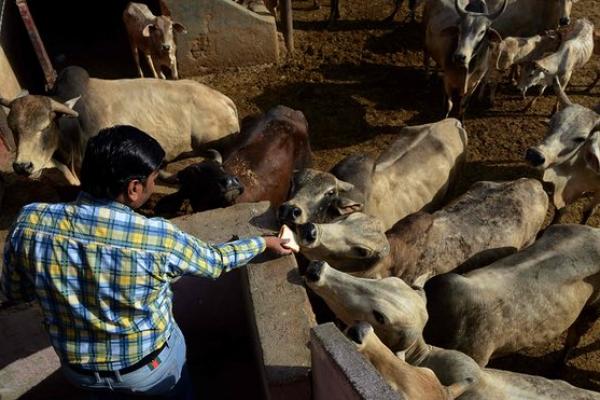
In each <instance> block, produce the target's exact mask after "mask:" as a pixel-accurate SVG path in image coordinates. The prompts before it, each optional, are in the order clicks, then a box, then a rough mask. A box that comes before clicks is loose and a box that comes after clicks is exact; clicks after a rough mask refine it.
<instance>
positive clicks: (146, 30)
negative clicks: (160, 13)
mask: <svg viewBox="0 0 600 400" xmlns="http://www.w3.org/2000/svg"><path fill="white" fill-rule="evenodd" d="M154 28H156V27H155V26H154V24H148V25H146V26H145V27H144V29H143V30H142V36H143V37H150V32H151V30H152V29H154Z"/></svg>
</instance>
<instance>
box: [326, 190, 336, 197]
mask: <svg viewBox="0 0 600 400" xmlns="http://www.w3.org/2000/svg"><path fill="white" fill-rule="evenodd" d="M334 194H335V189H331V190H330V191H329V192H327V193H325V195H326V196H333V195H334Z"/></svg>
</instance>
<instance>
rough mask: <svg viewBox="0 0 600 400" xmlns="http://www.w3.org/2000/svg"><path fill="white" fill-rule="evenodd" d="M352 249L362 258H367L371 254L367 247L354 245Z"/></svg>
mask: <svg viewBox="0 0 600 400" xmlns="http://www.w3.org/2000/svg"><path fill="white" fill-rule="evenodd" d="M354 251H355V252H356V254H358V256H359V257H362V258H367V257H369V256H371V250H369V249H367V248H366V247H355V248H354Z"/></svg>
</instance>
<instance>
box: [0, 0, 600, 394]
mask: <svg viewBox="0 0 600 400" xmlns="http://www.w3.org/2000/svg"><path fill="white" fill-rule="evenodd" d="M341 3H342V4H341V14H342V19H341V20H340V21H339V22H338V23H337V24H336V25H335V26H334V27H333V28H330V29H328V28H327V27H326V24H325V23H324V22H323V21H324V20H325V19H326V17H327V15H328V13H329V4H328V2H324V4H323V7H322V9H321V10H311V6H312V0H303V1H295V2H294V27H295V44H296V50H295V53H294V57H293V58H291V59H288V60H287V61H284V62H282V63H281V65H278V66H267V67H253V68H236V69H230V70H225V71H219V72H207V73H206V74H205V75H203V76H199V77H196V78H195V79H197V80H198V81H200V82H203V83H207V84H209V85H211V86H213V87H215V88H217V89H218V90H220V91H222V92H223V93H225V94H227V95H228V96H230V97H231V98H232V99H233V100H234V101H235V103H236V104H237V106H238V109H239V112H240V116H241V117H244V116H246V115H249V114H253V113H258V112H264V111H267V110H268V109H269V108H271V107H272V106H275V105H277V104H284V105H287V106H290V107H292V108H295V109H298V110H301V111H302V112H304V114H305V115H306V117H307V119H308V121H309V125H310V134H311V145H312V148H313V150H314V155H315V160H314V164H315V167H317V168H320V169H327V168H329V167H331V166H332V165H333V164H335V163H336V162H337V161H339V160H341V159H342V158H343V157H345V156H347V155H349V154H352V153H356V152H366V153H371V154H377V153H378V152H380V151H381V150H383V149H385V148H386V146H388V145H389V144H390V143H391V142H393V141H394V139H395V138H396V134H397V133H398V132H399V131H400V130H401V129H402V127H404V126H406V125H415V124H422V123H428V122H433V121H436V120H439V119H440V118H441V117H442V111H443V103H442V92H441V86H440V82H439V81H434V82H433V83H432V84H428V83H427V82H426V81H425V79H424V73H423V68H422V52H421V49H422V47H423V34H422V28H421V26H420V24H419V22H407V21H406V14H407V13H406V9H404V10H403V11H402V13H400V14H399V15H398V16H397V17H396V22H394V23H393V24H386V23H384V22H382V19H383V18H384V17H386V16H387V15H388V13H389V12H390V11H391V7H392V1H390V0H371V1H369V2H368V4H369V5H368V6H367V5H366V3H367V2H364V1H359V0H344V1H342V2H341ZM582 16H586V17H588V18H590V19H591V20H592V22H593V23H595V24H598V25H600V4H598V1H597V0H581V1H579V2H578V3H576V4H575V6H574V17H582ZM417 21H420V15H418V17H417ZM599 67H600V60H599V59H598V57H597V56H595V58H593V60H592V61H591V62H590V63H588V64H587V65H586V66H585V67H584V68H583V69H581V70H579V71H577V72H576V73H575V74H574V77H573V79H572V80H571V84H570V85H569V87H568V88H567V93H568V95H569V96H570V98H571V99H572V100H573V101H575V102H577V103H580V104H583V105H585V106H588V107H592V106H595V105H597V104H599V103H600V85H598V86H597V87H596V88H595V89H594V90H592V91H591V93H583V90H584V89H585V87H587V85H588V84H589V83H590V82H591V81H592V80H593V78H594V76H595V71H596V69H597V68H599ZM554 99H555V97H554V96H552V95H551V94H550V95H547V96H546V97H544V98H543V99H541V100H540V101H538V103H537V104H536V105H535V107H534V108H533V109H531V110H530V111H528V112H523V111H522V109H523V107H524V105H525V102H524V101H523V100H522V99H521V96H520V94H519V93H517V92H516V90H514V89H513V88H512V87H511V86H510V85H509V84H508V83H507V82H505V83H503V84H502V85H501V86H500V88H499V92H498V101H497V104H496V105H495V106H494V107H493V108H489V109H485V108H482V107H478V106H477V104H472V106H471V108H470V109H469V110H468V112H467V116H466V120H465V126H466V129H467V131H468V134H469V146H468V162H467V165H466V167H465V168H464V170H463V172H462V176H461V177H460V180H459V183H458V186H457V187H456V188H455V189H454V194H459V193H461V192H463V191H464V190H466V188H468V186H470V184H471V183H473V182H475V181H477V180H483V179H487V180H502V179H514V178H518V177H522V176H529V177H537V176H538V173H537V171H535V170H533V169H532V168H529V167H527V166H526V165H525V163H524V162H523V157H524V154H525V150H526V148H527V147H529V146H531V145H533V144H536V143H538V142H539V141H540V140H541V138H542V137H543V135H544V132H545V124H544V121H545V120H546V119H547V118H548V117H549V116H550V113H551V110H552V106H553V104H554ZM46 179H56V175H54V176H50V178H46ZM7 180H8V181H9V183H10V186H9V188H8V191H7V196H6V199H5V204H4V206H3V209H2V215H0V236H3V235H4V234H5V233H6V229H7V227H8V226H9V224H10V222H11V221H12V218H13V217H14V215H15V213H16V212H17V210H18V209H19V207H20V206H21V205H22V204H24V203H26V202H28V201H34V200H35V201H40V200H55V199H56V196H57V195H56V193H55V192H54V191H53V190H50V189H49V188H48V187H47V185H44V184H43V183H36V182H33V183H32V182H27V181H24V180H22V179H17V178H15V177H14V176H8V177H7ZM550 216H551V211H549V217H550ZM580 216H581V203H579V204H577V205H575V206H572V207H570V208H569V212H568V213H567V216H566V221H567V222H576V221H578V219H579V218H580ZM599 217H600V215H596V216H595V217H594V218H593V219H592V222H591V225H593V226H599V225H600V218H599ZM599 338H600V322H598V323H596V325H595V326H594V327H593V329H592V330H591V332H590V333H588V334H587V335H586V336H585V337H584V338H583V339H582V343H581V344H580V346H579V348H578V349H577V350H576V351H575V353H574V355H573V358H571V359H570V360H569V362H568V364H567V366H566V367H565V368H558V367H557V365H558V364H557V363H556V362H557V359H558V352H559V350H560V349H561V344H560V343H561V342H560V341H556V342H555V343H553V344H551V345H549V346H545V347H544V348H540V349H535V350H533V351H530V352H527V353H523V354H520V355H517V356H513V357H509V358H505V359H501V360H496V361H494V362H493V363H492V366H495V367H498V368H503V369H509V370H513V371H519V372H526V373H533V374H540V375H545V376H548V377H557V376H558V377H561V378H562V379H566V380H568V381H569V382H571V383H573V384H575V385H577V386H580V387H585V388H589V389H594V390H600V342H599V341H598V339H599Z"/></svg>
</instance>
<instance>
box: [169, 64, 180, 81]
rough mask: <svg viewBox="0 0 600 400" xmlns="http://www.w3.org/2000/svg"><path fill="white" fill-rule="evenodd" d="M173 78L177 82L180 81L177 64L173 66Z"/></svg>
mask: <svg viewBox="0 0 600 400" xmlns="http://www.w3.org/2000/svg"><path fill="white" fill-rule="evenodd" d="M170 68H171V77H172V78H173V79H175V80H177V79H179V71H177V62H174V63H173V64H171V67H170Z"/></svg>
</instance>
